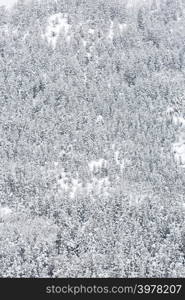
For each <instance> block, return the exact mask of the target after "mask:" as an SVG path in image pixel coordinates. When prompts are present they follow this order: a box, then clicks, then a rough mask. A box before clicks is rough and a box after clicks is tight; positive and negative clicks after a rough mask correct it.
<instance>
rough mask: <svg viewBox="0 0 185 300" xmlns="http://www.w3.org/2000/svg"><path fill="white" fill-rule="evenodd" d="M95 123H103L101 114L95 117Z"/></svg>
mask: <svg viewBox="0 0 185 300" xmlns="http://www.w3.org/2000/svg"><path fill="white" fill-rule="evenodd" d="M96 123H97V124H101V125H102V124H103V123H104V120H103V117H102V115H98V116H97V118H96Z"/></svg>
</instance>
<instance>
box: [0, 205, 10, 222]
mask: <svg viewBox="0 0 185 300" xmlns="http://www.w3.org/2000/svg"><path fill="white" fill-rule="evenodd" d="M11 212H12V210H11V209H10V208H9V207H8V206H4V207H2V206H1V207H0V219H6V218H7V217H8V216H9V215H10V214H11Z"/></svg>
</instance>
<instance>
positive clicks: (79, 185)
mask: <svg viewBox="0 0 185 300" xmlns="http://www.w3.org/2000/svg"><path fill="white" fill-rule="evenodd" d="M81 189H82V183H81V182H79V180H78V179H74V178H73V179H72V186H71V192H70V198H72V199H73V198H75V195H76V194H77V193H78V191H81Z"/></svg>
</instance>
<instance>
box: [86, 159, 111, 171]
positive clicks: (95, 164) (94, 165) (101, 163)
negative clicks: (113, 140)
mask: <svg viewBox="0 0 185 300" xmlns="http://www.w3.org/2000/svg"><path fill="white" fill-rule="evenodd" d="M88 166H89V169H90V171H91V172H94V171H96V170H98V169H102V168H103V167H106V166H107V161H106V160H105V159H103V158H100V159H98V160H92V161H90V162H89V163H88Z"/></svg>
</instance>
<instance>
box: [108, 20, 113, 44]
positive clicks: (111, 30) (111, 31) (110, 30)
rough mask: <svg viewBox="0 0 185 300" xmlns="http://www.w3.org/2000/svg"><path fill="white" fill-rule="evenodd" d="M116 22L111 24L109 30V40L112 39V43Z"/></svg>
mask: <svg viewBox="0 0 185 300" xmlns="http://www.w3.org/2000/svg"><path fill="white" fill-rule="evenodd" d="M113 28H114V22H113V21H111V22H110V29H109V33H108V39H110V40H111V41H112V39H113V37H114V30H113Z"/></svg>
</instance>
